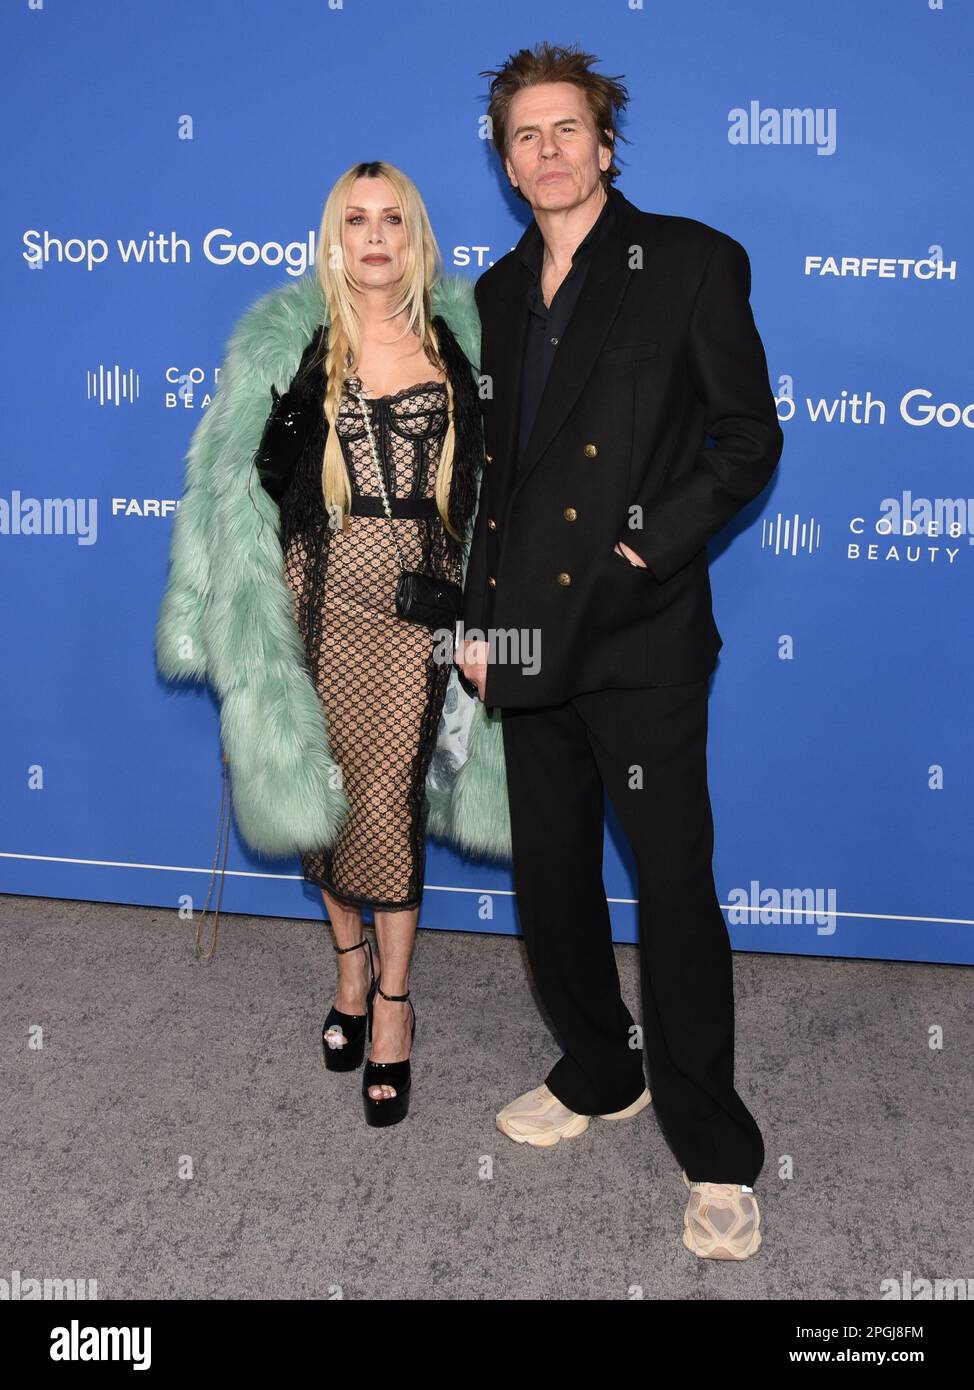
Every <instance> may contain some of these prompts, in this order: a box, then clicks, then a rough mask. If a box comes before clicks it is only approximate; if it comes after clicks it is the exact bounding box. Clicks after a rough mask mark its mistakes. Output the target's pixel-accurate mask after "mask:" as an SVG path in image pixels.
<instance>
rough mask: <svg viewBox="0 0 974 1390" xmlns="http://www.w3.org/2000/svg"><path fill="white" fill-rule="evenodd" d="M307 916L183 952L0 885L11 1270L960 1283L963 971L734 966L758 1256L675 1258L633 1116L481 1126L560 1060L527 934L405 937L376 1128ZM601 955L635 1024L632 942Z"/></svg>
mask: <svg viewBox="0 0 974 1390" xmlns="http://www.w3.org/2000/svg"><path fill="white" fill-rule="evenodd" d="M326 932H327V928H326V927H325V926H324V925H323V923H315V922H302V921H277V920H269V919H266V918H248V917H241V916H232V917H225V918H224V919H223V922H222V925H221V928H220V940H219V946H218V949H217V953H216V956H215V958H214V960H213V962H212V963H210V964H202V963H200V962H198V961H197V959H196V957H195V954H194V951H193V927H192V926H191V925H189V924H186V923H183V922H180V921H179V920H178V919H177V918H176V916H175V914H174V913H173V912H171V911H168V910H162V909H145V908H135V907H124V906H115V905H108V904H98V903H82V902H61V901H47V900H44V899H37V898H21V897H12V896H7V897H3V898H0V941H2V962H3V971H2V986H0V988H2V993H3V1035H4V1046H3V1064H2V1065H3V1078H2V1080H3V1114H4V1129H5V1131H6V1136H5V1137H6V1140H7V1142H6V1144H5V1150H6V1152H5V1156H4V1160H3V1165H2V1189H3V1190H2V1210H3V1222H2V1230H0V1278H4V1279H9V1278H10V1277H11V1273H12V1271H14V1270H19V1271H20V1277H21V1279H26V1278H28V1277H36V1278H78V1279H81V1278H85V1279H92V1278H93V1279H97V1281H98V1296H99V1297H101V1298H128V1297H147V1298H194V1299H224V1298H229V1299H233V1298H272V1299H287V1298H294V1297H305V1298H306V1297H312V1298H329V1297H335V1296H342V1297H345V1298H350V1299H361V1298H393V1299H478V1300H479V1299H530V1298H544V1299H625V1298H632V1297H639V1296H640V1291H641V1296H642V1297H643V1298H653V1299H682V1298H740V1297H745V1298H759V1299H778V1298H793V1297H797V1298H818V1297H826V1298H837V1299H853V1298H866V1299H873V1298H877V1297H879V1295H880V1292H881V1285H882V1281H883V1280H884V1279H896V1280H900V1279H902V1278H903V1271H904V1270H909V1271H911V1272H912V1276H913V1277H926V1278H938V1277H939V1278H950V1277H963V1278H969V1277H971V1276H974V1258H972V1255H974V1250H972V1235H971V1223H970V1221H969V1220H968V1213H967V1191H968V1183H967V1179H968V1175H969V1172H970V1166H971V1164H970V1160H971V1131H970V1115H971V1092H972V1088H974V1073H972V1067H971V1053H972V1042H974V1023H972V1017H971V1010H970V1005H969V993H970V972H969V971H968V970H966V969H964V968H960V967H956V968H955V967H949V966H930V965H910V964H896V963H882V962H867V961H842V960H818V959H805V958H799V957H788V956H780V957H775V956H759V955H744V956H741V955H739V956H737V957H736V958H735V969H736V989H737V1020H738V1021H737V1046H738V1052H737V1079H738V1087H739V1089H740V1091H741V1093H742V1095H743V1096H744V1098H745V1100H746V1101H747V1103H748V1105H749V1106H750V1108H751V1109H752V1111H753V1113H754V1114H755V1117H756V1118H757V1120H758V1122H759V1124H760V1125H761V1127H762V1130H763V1133H764V1137H765V1145H766V1148H767V1154H768V1161H767V1164H766V1166H765V1169H764V1171H763V1173H762V1175H761V1177H760V1179H759V1180H758V1186H757V1188H756V1191H757V1194H758V1197H759V1199H760V1201H761V1205H762V1218H763V1230H764V1237H765V1243H764V1246H763V1248H762V1249H761V1250H760V1251H759V1252H758V1254H757V1255H756V1256H755V1257H754V1258H753V1259H751V1260H748V1261H746V1262H744V1263H742V1264H733V1263H726V1262H718V1261H706V1260H699V1259H697V1258H696V1257H695V1256H693V1255H691V1254H690V1253H689V1252H688V1251H686V1250H685V1249H684V1248H683V1245H682V1244H681V1241H680V1230H681V1221H682V1214H683V1209H684V1205H685V1188H684V1186H683V1183H682V1180H681V1177H680V1173H679V1166H678V1164H677V1163H676V1161H675V1159H674V1157H673V1155H672V1153H671V1151H670V1149H669V1148H668V1146H667V1144H666V1142H665V1140H664V1139H663V1137H662V1135H661V1133H660V1131H659V1128H658V1126H657V1124H656V1121H655V1118H654V1114H653V1109H652V1107H650V1108H649V1109H648V1110H646V1111H644V1112H643V1113H642V1114H641V1115H640V1116H639V1117H638V1118H637V1119H636V1120H634V1121H632V1122H628V1123H620V1124H614V1125H610V1124H607V1123H605V1122H601V1121H593V1122H592V1125H591V1127H590V1128H589V1130H588V1132H587V1133H586V1134H585V1135H583V1136H581V1137H580V1138H578V1139H573V1140H571V1141H564V1142H563V1143H561V1144H559V1145H558V1146H557V1147H556V1148H555V1149H552V1150H550V1151H548V1152H544V1151H539V1150H534V1149H531V1148H530V1147H528V1146H526V1145H524V1146H520V1145H515V1144H513V1143H511V1141H510V1140H508V1139H506V1138H505V1137H504V1136H503V1135H501V1134H500V1133H499V1132H498V1131H497V1130H496V1129H495V1127H494V1123H493V1116H494V1112H495V1110H497V1109H498V1108H499V1107H500V1106H501V1105H502V1104H505V1103H506V1102H507V1101H508V1100H511V1099H513V1097H514V1096H516V1095H517V1094H519V1093H520V1092H521V1091H525V1090H527V1089H528V1088H529V1087H531V1086H534V1085H536V1084H538V1082H540V1081H541V1080H542V1079H543V1078H544V1075H545V1074H546V1072H547V1070H548V1068H549V1066H550V1065H551V1063H552V1062H553V1061H555V1060H556V1058H557V1055H558V1054H557V1051H556V1049H555V1045H554V1043H553V1041H552V1039H551V1037H550V1035H549V1034H548V1032H547V1030H546V1028H545V1025H544V1023H543V1022H542V1020H541V1018H540V1017H539V1015H538V1012H537V1006H536V1003H535V1000H534V996H533V993H532V990H531V986H530V983H529V981H528V978H527V975H526V969H525V961H524V952H523V947H522V945H521V942H520V941H519V940H518V939H512V938H510V937H492V936H476V935H469V934H464V933H456V934H453V933H445V932H434V931H427V932H422V931H421V932H420V935H419V941H418V945H417V951H416V958H415V962H414V966H413V973H412V982H411V983H412V990H413V999H414V1001H415V1003H416V1007H417V1013H418V1027H417V1035H416V1043H415V1047H414V1052H413V1058H414V1068H415V1080H414V1086H413V1101H412V1106H413V1108H412V1110H411V1113H410V1115H409V1117H408V1118H407V1120H406V1121H405V1122H404V1123H403V1124H401V1125H399V1126H395V1127H393V1128H391V1129H388V1130H372V1129H369V1128H367V1127H366V1125H365V1121H364V1117H363V1113H362V1107H361V1101H360V1097H359V1089H358V1088H359V1085H360V1079H361V1074H360V1073H358V1072H353V1073H351V1074H348V1075H337V1074H333V1073H331V1072H327V1071H326V1070H325V1067H324V1063H323V1061H322V1057H321V1050H320V1041H319V1038H320V1025H321V1019H322V1018H323V1016H324V1013H325V1011H326V1009H327V1006H328V1004H329V1003H330V1000H331V995H332V982H333V980H334V972H335V957H334V954H333V953H332V951H331V950H330V949H329V946H328V938H327V936H326ZM329 935H330V934H329ZM618 959H619V966H620V973H621V977H622V980H623V991H624V994H625V996H626V999H627V1000H628V1001H629V1003H630V1007H632V1008H633V1012H634V1014H635V1016H636V1017H638V986H637V956H636V948H635V947H631V946H622V947H619V948H618ZM32 1025H40V1026H41V1027H42V1028H43V1042H44V1045H43V1048H42V1049H40V1050H38V1049H36V1048H34V1049H32V1048H30V1047H29V1045H28V1044H29V1029H30V1028H31V1026H32ZM934 1027H942V1028H943V1033H944V1046H943V1049H942V1050H931V1049H930V1047H929V1046H928V1030H930V1029H931V1028H934ZM184 1155H188V1156H189V1158H190V1160H191V1161H192V1165H193V1176H192V1178H190V1179H187V1178H185V1177H181V1176H180V1163H181V1162H185V1159H184V1158H183V1156H184ZM789 1159H790V1161H791V1165H792V1169H793V1175H792V1176H786V1177H782V1176H781V1175H780V1174H781V1171H782V1165H783V1164H785V1163H786V1162H787V1160H789Z"/></svg>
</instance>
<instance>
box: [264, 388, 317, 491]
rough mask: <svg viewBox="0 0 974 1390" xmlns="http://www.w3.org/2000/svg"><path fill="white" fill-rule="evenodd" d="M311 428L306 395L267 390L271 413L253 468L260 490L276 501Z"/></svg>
mask: <svg viewBox="0 0 974 1390" xmlns="http://www.w3.org/2000/svg"><path fill="white" fill-rule="evenodd" d="M313 427H314V421H313V419H312V407H311V403H310V401H309V400H308V398H307V396H303V395H301V394H300V393H299V392H296V391H285V392H284V395H283V396H282V395H281V393H280V392H279V391H278V389H277V387H276V386H272V387H271V413H270V414H269V415H268V417H267V423H266V424H265V425H264V432H263V434H262V435H261V437H260V443H259V444H258V446H257V449H256V452H255V453H254V466H255V467H256V469H257V475H258V477H259V478H260V481H261V483H262V485H263V487H264V489H265V490H266V491H267V492H268V493H270V495H271V497H273V499H274V501H275V502H280V500H281V498H282V497H283V496H284V494H285V493H286V492H287V490H288V488H289V487H290V486H291V483H292V481H293V479H294V473H295V470H296V468H297V466H298V461H299V459H300V458H301V454H302V452H303V450H304V446H305V443H306V442H307V440H308V437H309V435H310V433H311V430H312V429H313Z"/></svg>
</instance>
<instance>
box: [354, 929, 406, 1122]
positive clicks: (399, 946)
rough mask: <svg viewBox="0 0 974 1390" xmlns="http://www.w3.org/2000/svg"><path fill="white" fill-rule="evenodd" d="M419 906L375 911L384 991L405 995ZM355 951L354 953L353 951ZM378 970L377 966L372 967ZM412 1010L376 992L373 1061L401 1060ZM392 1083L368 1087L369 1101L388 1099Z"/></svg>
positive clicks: (373, 1016) (392, 1088)
mask: <svg viewBox="0 0 974 1390" xmlns="http://www.w3.org/2000/svg"><path fill="white" fill-rule="evenodd" d="M418 920H419V908H418V907H414V908H412V909H410V910H409V911H407V912H380V911H379V910H378V909H376V913H375V934H376V938H377V939H378V942H379V951H380V953H381V957H382V988H383V989H384V990H385V992H386V994H405V993H406V991H407V990H408V989H409V965H410V962H411V960H412V957H413V946H414V944H415V941H416V924H417V922H418ZM356 954H357V953H356ZM376 970H377V971H378V966H377V967H376ZM412 1017H413V1015H412V1010H411V1009H410V1007H409V1004H408V1003H402V1004H391V1003H389V1001H388V1000H387V999H383V997H382V995H381V994H379V992H378V991H376V996H375V1003H374V1004H373V1006H372V1030H373V1031H372V1048H371V1050H370V1052H369V1058H370V1060H371V1061H373V1062H404V1061H405V1060H406V1058H407V1057H408V1056H409V1049H410V1044H411V1042H412V1028H411V1023H412ZM395 1094H396V1089H395V1087H394V1086H382V1085H380V1086H370V1087H369V1095H370V1096H371V1097H372V1099H373V1100H389V1099H390V1098H391V1097H392V1096H394V1095H395Z"/></svg>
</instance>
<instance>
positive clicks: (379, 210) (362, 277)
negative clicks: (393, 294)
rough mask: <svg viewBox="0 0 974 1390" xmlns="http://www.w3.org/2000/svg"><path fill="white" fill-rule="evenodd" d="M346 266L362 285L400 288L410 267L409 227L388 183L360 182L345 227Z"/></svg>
mask: <svg viewBox="0 0 974 1390" xmlns="http://www.w3.org/2000/svg"><path fill="white" fill-rule="evenodd" d="M342 250H343V253H344V256H345V265H346V267H347V269H348V270H349V271H350V273H351V274H352V275H354V277H355V279H356V280H357V281H358V282H359V284H360V285H363V286H365V287H366V288H368V289H384V288H387V287H391V286H393V285H395V284H397V283H398V282H399V281H400V280H401V279H402V276H403V272H404V270H405V264H406V227H405V223H404V220H403V216H402V211H401V209H400V207H399V205H398V203H397V202H396V195H395V193H394V192H393V190H392V188H391V187H390V186H389V184H388V183H387V182H386V180H385V179H381V178H379V179H364V178H363V179H356V180H355V182H354V183H353V184H352V187H351V190H350V192H349V195H348V202H347V203H346V205H345V216H344V220H343V225H342Z"/></svg>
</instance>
